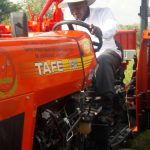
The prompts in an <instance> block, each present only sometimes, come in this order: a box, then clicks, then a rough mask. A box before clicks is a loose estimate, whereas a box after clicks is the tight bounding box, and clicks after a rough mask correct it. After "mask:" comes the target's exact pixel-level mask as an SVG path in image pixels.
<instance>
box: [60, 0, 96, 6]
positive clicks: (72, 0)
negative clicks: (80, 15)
mask: <svg viewBox="0 0 150 150" xmlns="http://www.w3.org/2000/svg"><path fill="white" fill-rule="evenodd" d="M83 1H87V4H88V6H90V5H91V4H93V3H94V2H95V1H96V0H63V1H62V2H61V3H60V4H59V5H58V7H59V8H65V7H67V6H68V3H77V2H83Z"/></svg>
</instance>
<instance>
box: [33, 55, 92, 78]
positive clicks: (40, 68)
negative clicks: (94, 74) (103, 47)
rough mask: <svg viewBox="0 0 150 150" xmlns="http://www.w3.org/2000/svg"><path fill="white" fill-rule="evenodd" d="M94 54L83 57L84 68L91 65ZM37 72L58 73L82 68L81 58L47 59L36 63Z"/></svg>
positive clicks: (39, 73) (41, 73)
mask: <svg viewBox="0 0 150 150" xmlns="http://www.w3.org/2000/svg"><path fill="white" fill-rule="evenodd" d="M92 58H93V56H87V57H83V63H84V68H87V67H89V65H90V64H91V62H92ZM34 68H35V73H36V74H37V75H38V76H43V75H50V74H58V73H64V72H70V71H75V70H82V62H81V58H72V59H62V60H46V61H43V62H35V63H34Z"/></svg>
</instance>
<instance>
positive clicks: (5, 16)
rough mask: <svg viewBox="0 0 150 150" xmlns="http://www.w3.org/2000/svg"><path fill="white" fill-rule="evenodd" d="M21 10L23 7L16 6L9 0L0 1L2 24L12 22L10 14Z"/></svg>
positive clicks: (0, 19) (0, 21) (0, 20)
mask: <svg viewBox="0 0 150 150" xmlns="http://www.w3.org/2000/svg"><path fill="white" fill-rule="evenodd" d="M20 9H21V5H19V4H14V3H12V2H10V1H9V0H0V23H9V22H10V13H11V12H15V11H18V10H20Z"/></svg>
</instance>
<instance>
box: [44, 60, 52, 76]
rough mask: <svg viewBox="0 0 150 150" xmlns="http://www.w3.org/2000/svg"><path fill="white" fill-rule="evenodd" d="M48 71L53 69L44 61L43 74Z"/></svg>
mask: <svg viewBox="0 0 150 150" xmlns="http://www.w3.org/2000/svg"><path fill="white" fill-rule="evenodd" d="M46 73H49V74H50V73H51V70H50V68H49V66H48V63H47V62H44V69H43V74H46Z"/></svg>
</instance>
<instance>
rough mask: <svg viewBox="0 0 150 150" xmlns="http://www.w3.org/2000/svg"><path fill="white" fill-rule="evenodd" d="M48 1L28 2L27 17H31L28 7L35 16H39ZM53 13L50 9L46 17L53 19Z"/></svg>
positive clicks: (25, 8) (32, 0)
mask: <svg viewBox="0 0 150 150" xmlns="http://www.w3.org/2000/svg"><path fill="white" fill-rule="evenodd" d="M46 1H47V0H26V2H25V3H23V5H24V10H25V11H26V13H27V15H28V16H29V11H28V6H29V7H30V9H31V11H32V12H33V14H34V16H38V15H39V14H40V12H41V10H42V9H43V7H44V6H45V4H46ZM51 16H52V11H51V9H49V11H48V12H47V14H46V17H49V18H50V17H51Z"/></svg>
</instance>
